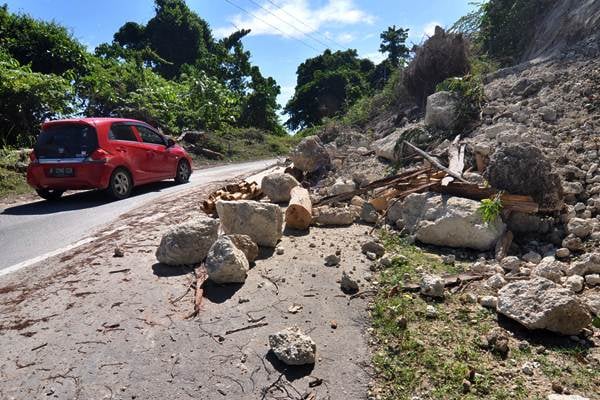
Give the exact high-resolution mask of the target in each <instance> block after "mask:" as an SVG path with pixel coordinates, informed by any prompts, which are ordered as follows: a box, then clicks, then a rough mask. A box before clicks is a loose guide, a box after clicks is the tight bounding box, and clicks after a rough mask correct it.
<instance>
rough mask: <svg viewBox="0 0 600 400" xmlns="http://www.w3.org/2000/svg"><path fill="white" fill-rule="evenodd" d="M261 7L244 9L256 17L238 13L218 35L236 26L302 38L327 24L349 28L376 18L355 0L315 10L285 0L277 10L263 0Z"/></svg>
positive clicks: (299, 0)
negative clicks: (359, 6)
mask: <svg viewBox="0 0 600 400" xmlns="http://www.w3.org/2000/svg"><path fill="white" fill-rule="evenodd" d="M261 5H262V7H263V8H260V7H253V8H252V9H250V8H246V7H244V8H245V9H246V10H247V11H249V12H250V13H252V14H253V15H252V16H250V15H248V14H245V13H238V14H236V15H234V16H233V17H231V18H229V22H230V23H231V26H228V27H221V28H217V29H215V34H216V35H217V36H219V37H223V36H226V35H228V34H230V33H232V32H234V31H235V30H237V29H236V27H237V28H240V29H241V28H243V29H251V33H250V35H275V36H283V37H286V38H303V37H304V36H305V35H306V34H310V33H313V32H316V31H318V30H319V29H320V28H321V27H323V26H324V25H328V24H338V25H350V24H358V23H373V21H374V17H373V16H371V15H370V14H368V13H366V12H364V11H362V10H361V9H359V8H357V7H356V6H355V5H354V2H353V0H328V1H327V3H326V4H325V5H324V6H322V7H316V8H313V7H311V5H310V2H309V1H308V0H282V1H278V2H277V5H278V7H275V6H274V5H273V4H271V3H270V2H268V1H262V3H261ZM291 16H294V17H295V18H293V17H291ZM300 21H302V23H301V22H300Z"/></svg>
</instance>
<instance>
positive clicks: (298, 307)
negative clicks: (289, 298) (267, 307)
mask: <svg viewBox="0 0 600 400" xmlns="http://www.w3.org/2000/svg"><path fill="white" fill-rule="evenodd" d="M303 308H304V307H303V306H302V304H297V303H294V304H292V305H291V306H289V307H288V312H289V313H290V314H297V313H299V312H300V311H302V309H303Z"/></svg>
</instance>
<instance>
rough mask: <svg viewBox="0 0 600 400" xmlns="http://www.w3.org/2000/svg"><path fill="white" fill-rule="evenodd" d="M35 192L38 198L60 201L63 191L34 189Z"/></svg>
mask: <svg viewBox="0 0 600 400" xmlns="http://www.w3.org/2000/svg"><path fill="white" fill-rule="evenodd" d="M35 191H36V192H37V194H38V196H40V197H41V198H42V199H45V200H48V201H55V200H58V199H60V196H62V195H63V193H64V192H65V191H64V190H58V189H36V190H35Z"/></svg>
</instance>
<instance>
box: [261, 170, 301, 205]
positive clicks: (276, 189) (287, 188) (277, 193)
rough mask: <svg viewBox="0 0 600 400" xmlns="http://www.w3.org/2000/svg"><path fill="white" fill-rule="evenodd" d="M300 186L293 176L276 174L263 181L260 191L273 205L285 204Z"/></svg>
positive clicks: (266, 177)
mask: <svg viewBox="0 0 600 400" xmlns="http://www.w3.org/2000/svg"><path fill="white" fill-rule="evenodd" d="M298 185H300V184H299V183H298V181H297V180H296V178H294V177H293V176H292V175H290V174H284V173H275V174H271V175H267V176H265V177H264V178H263V179H262V182H261V184H260V189H261V190H262V192H263V193H264V194H266V195H267V196H268V197H269V199H271V201H272V202H273V203H285V202H288V201H290V192H291V190H292V189H293V188H295V187H296V186H298Z"/></svg>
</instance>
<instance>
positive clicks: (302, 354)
mask: <svg viewBox="0 0 600 400" xmlns="http://www.w3.org/2000/svg"><path fill="white" fill-rule="evenodd" d="M269 346H270V347H271V351H273V353H274V354H275V356H276V357H277V358H278V359H279V360H280V361H282V362H283V363H285V364H287V365H305V364H314V363H315V355H316V352H317V345H316V344H315V342H314V341H313V340H312V339H311V338H310V336H308V335H305V334H304V333H303V332H302V331H301V330H300V329H299V328H297V327H293V328H287V329H284V330H282V331H280V332H277V333H274V334H272V335H269Z"/></svg>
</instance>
